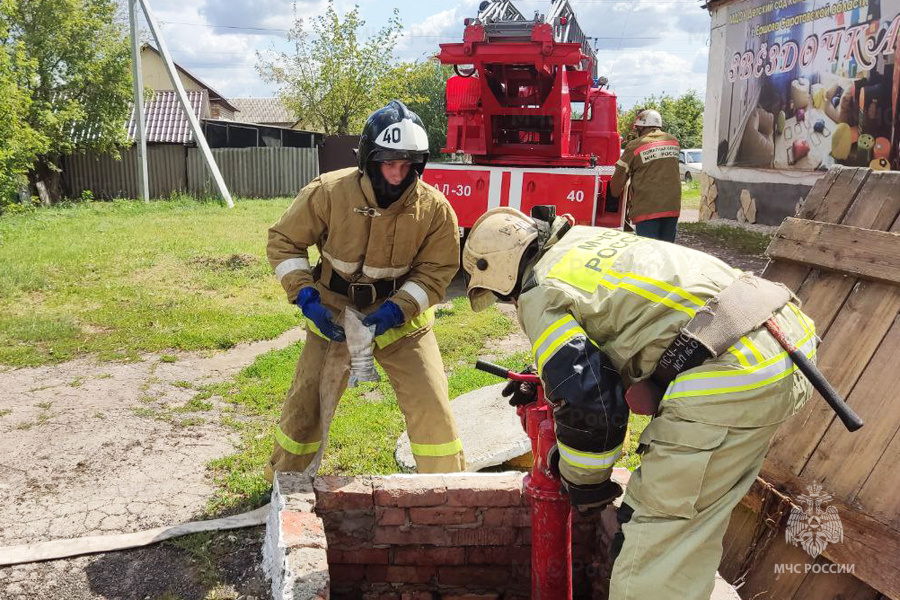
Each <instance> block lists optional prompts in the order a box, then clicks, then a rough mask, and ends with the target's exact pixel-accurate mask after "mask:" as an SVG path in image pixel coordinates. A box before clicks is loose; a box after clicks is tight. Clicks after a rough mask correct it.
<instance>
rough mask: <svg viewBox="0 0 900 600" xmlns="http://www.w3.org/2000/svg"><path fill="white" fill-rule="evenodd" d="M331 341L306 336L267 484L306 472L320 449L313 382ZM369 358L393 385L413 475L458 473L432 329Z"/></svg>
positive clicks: (459, 459)
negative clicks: (277, 474)
mask: <svg viewBox="0 0 900 600" xmlns="http://www.w3.org/2000/svg"><path fill="white" fill-rule="evenodd" d="M333 343H335V342H329V341H328V340H326V339H323V338H321V337H319V336H318V335H316V334H314V333H313V332H312V331H308V333H307V338H306V344H305V346H304V347H303V351H302V352H301V354H300V360H299V361H298V363H297V369H296V371H295V372H294V380H293V383H292V384H291V388H290V390H289V391H288V394H287V397H286V398H285V401H284V407H283V409H282V413H281V421H280V423H279V425H278V428H277V429H276V431H275V449H274V451H273V452H272V456H271V458H270V459H269V464H268V465H267V466H266V478H267V479H269V480H270V481H271V479H272V477H273V474H274V472H275V471H303V470H304V469H306V468H307V467H308V466H309V464H310V463H311V462H312V460H313V458H314V457H315V455H316V453H317V452H318V451H319V448H320V446H321V445H322V441H323V431H322V429H323V426H322V425H323V423H322V421H323V415H322V414H321V410H320V387H319V382H320V380H321V378H322V373H323V371H324V370H325V367H326V365H325V361H326V356H327V355H328V347H329V344H333ZM375 359H376V360H377V361H378V363H379V364H380V365H381V366H382V368H384V370H385V372H386V373H387V375H388V378H389V379H390V382H391V385H393V387H394V392H395V393H396V395H397V403H398V404H399V405H400V410H401V411H402V412H403V416H404V418H405V419H406V426H407V429H408V431H409V439H410V444H411V448H412V453H413V456H414V458H415V460H416V466H417V468H418V472H419V473H452V472H457V471H464V470H465V458H464V456H463V451H462V443H461V442H460V440H459V432H458V430H457V427H456V421H455V419H454V418H453V413H452V412H451V410H450V399H449V394H448V389H447V377H446V375H445V374H444V367H443V361H442V360H441V354H440V350H439V349H438V345H437V339H436V338H435V335H434V331H432V329H431V328H430V327H426V328H423V329H422V330H419V331H417V332H415V333H412V334H410V335H407V336H406V337H402V338H400V339H398V340H397V341H395V342H393V343H391V344H389V345H387V346H385V347H384V348H378V347H376V348H375ZM346 387H347V372H345V373H344V376H343V378H342V381H341V382H340V385H339V387H338V390H337V396H338V397H339V396H340V395H341V394H342V393H343V391H344V390H345V389H346ZM324 417H325V418H326V419H328V418H329V416H328V415H324Z"/></svg>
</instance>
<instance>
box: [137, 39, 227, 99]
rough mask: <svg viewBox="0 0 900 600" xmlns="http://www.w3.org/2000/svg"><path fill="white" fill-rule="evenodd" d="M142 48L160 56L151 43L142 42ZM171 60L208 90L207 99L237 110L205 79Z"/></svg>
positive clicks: (176, 66)
mask: <svg viewBox="0 0 900 600" xmlns="http://www.w3.org/2000/svg"><path fill="white" fill-rule="evenodd" d="M142 48H147V49H148V50H152V51H153V52H154V53H156V54H157V55H158V56H159V57H160V58H162V54H160V52H159V50H157V49H156V48H154V47H153V46H152V45H151V44H144V45H143V46H142ZM172 62H173V63H174V64H175V68H176V69H178V70H179V71H181V72H182V73H184V74H185V75H187V76H188V77H190V78H191V79H193V80H194V81H195V82H196V83H197V85H199V86H200V87H202V88H204V89H206V90H208V91H209V99H210V100H213V101H215V102H220V103H222V104H224V105H225V106H226V107H227V108H229V109H231V110H237V107H235V106H234V105H233V104H232V103H231V102H230V101H229V100H227V99H226V98H225V96H223V95H222V94H220V93H219V92H217V91H216V90H214V89H212V87H210V86H209V85H207V83H206V82H205V81H203V80H201V79H200V78H199V77H197V76H196V75H194V74H193V73H191V72H190V71H188V70H187V69H185V68H184V67H182V66H181V65H179V64H178V63H177V62H175V60H174V59H173V60H172Z"/></svg>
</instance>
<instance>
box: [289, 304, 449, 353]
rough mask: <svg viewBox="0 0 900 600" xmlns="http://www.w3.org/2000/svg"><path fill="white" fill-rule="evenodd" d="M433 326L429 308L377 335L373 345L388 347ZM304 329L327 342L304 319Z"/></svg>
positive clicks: (317, 329) (312, 325)
mask: <svg viewBox="0 0 900 600" xmlns="http://www.w3.org/2000/svg"><path fill="white" fill-rule="evenodd" d="M433 324H434V307H431V308H429V309H428V310H426V311H425V312H423V313H421V314H419V315H417V316H415V317H413V318H412V319H410V320H409V321H407V322H406V323H404V324H403V325H401V326H400V327H394V328H392V329H388V330H387V331H386V332H384V333H382V334H381V335H379V336H378V337H377V338H375V345H376V346H378V347H379V348H386V347H387V346H390V345H391V344H393V343H394V342H396V341H397V340H399V339H401V338H405V337H406V336H408V335H410V334H412V333H415V332H416V331H418V330H420V329H423V328H425V327H427V326H429V325H433ZM306 327H307V329H308V330H309V331H311V332H313V333H314V334H316V335H317V336H319V337H320V338H322V339H323V340H327V339H328V336H326V335H325V334H324V333H322V332H321V331H319V328H318V327H316V324H315V323H313V322H312V321H310V320H309V319H306Z"/></svg>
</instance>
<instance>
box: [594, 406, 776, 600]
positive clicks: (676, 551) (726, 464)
mask: <svg viewBox="0 0 900 600" xmlns="http://www.w3.org/2000/svg"><path fill="white" fill-rule="evenodd" d="M651 427H652V431H651V432H650V434H649V435H647V436H643V435H642V436H641V441H642V442H644V441H645V440H646V441H647V442H648V443H649V446H648V449H647V450H646V451H645V453H644V455H643V459H642V462H641V467H640V468H639V469H638V470H636V471H635V472H634V474H633V475H632V477H631V481H630V482H629V484H628V489H627V491H626V494H625V499H624V504H627V505H628V506H630V507H631V508H632V509H633V510H634V513H633V514H632V516H631V519H630V520H629V521H628V522H626V523H625V524H623V525H622V533H624V537H625V540H624V545H623V547H622V550H621V552H620V553H619V556H618V557H617V558H616V561H615V564H614V567H613V574H612V581H611V584H610V595H609V598H610V600H647V598H658V599H659V600H709V596H710V594H711V593H712V590H713V586H714V583H715V582H714V576H715V572H716V569H717V568H718V567H719V561H720V560H721V558H722V538H723V537H724V535H725V530H726V529H727V527H728V522H729V520H730V518H731V511H732V509H734V507H735V506H737V504H738V503H739V502H740V501H741V498H743V497H744V495H745V494H746V493H747V491H748V490H749V489H750V486H751V485H752V484H753V481H754V479H756V476H757V474H758V473H759V470H760V468H761V467H762V463H763V459H764V458H765V455H766V450H767V449H768V444H769V440H770V439H771V438H772V436H773V435H775V432H776V431H777V429H778V425H769V426H767V427H754V428H729V427H722V426H718V425H708V424H705V423H696V422H691V421H681V420H679V419H677V418H673V419H668V418H665V417H664V416H660V417H656V418H654V420H653V422H652V423H651V425H650V426H648V429H651ZM710 446H714V447H710Z"/></svg>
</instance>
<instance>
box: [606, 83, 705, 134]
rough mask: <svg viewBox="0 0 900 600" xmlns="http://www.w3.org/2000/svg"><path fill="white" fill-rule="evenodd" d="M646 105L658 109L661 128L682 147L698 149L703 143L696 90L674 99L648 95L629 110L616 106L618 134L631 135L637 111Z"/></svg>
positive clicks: (701, 106) (701, 112)
mask: <svg viewBox="0 0 900 600" xmlns="http://www.w3.org/2000/svg"><path fill="white" fill-rule="evenodd" d="M648 108H652V109H654V110H658V111H659V114H660V115H661V116H662V120H663V129H665V130H666V131H667V132H669V133H671V134H672V135H674V136H675V137H676V138H678V143H679V144H680V145H681V147H682V148H699V147H701V146H702V145H703V101H702V100H701V99H700V96H699V95H698V94H697V92H696V91H695V90H691V91H689V92H687V93H685V94H682V95H681V96H678V97H677V98H675V97H672V96H668V95H665V94H664V95H662V96H659V97H656V96H650V97H649V98H647V99H645V100H644V101H643V102H639V103H638V104H636V105H635V106H634V107H633V108H631V109H630V110H627V111H623V110H621V109H619V134H620V135H621V136H622V138H623V139H631V138H633V137H634V133H633V131H632V125H633V124H634V118H635V116H637V113H639V112H640V111H642V110H644V109H648Z"/></svg>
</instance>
